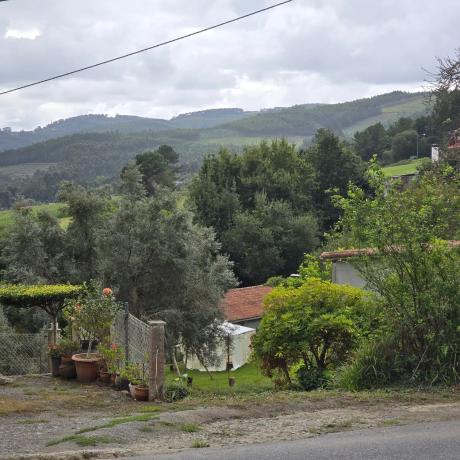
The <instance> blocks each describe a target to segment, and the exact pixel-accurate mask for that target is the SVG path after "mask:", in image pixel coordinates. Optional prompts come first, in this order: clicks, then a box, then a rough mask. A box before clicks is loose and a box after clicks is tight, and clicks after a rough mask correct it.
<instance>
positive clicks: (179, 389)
mask: <svg viewBox="0 0 460 460" xmlns="http://www.w3.org/2000/svg"><path fill="white" fill-rule="evenodd" d="M188 395H189V390H188V389H187V388H186V387H184V386H183V385H178V384H171V385H168V386H167V387H166V388H165V390H164V397H165V400H166V401H167V402H174V401H180V400H181V399H184V398H186V397H187V396H188Z"/></svg>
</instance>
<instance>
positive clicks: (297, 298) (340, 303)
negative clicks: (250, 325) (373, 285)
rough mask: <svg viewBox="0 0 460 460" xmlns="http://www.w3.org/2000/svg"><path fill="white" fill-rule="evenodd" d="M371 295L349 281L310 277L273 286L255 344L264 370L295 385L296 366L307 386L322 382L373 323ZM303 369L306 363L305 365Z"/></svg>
mask: <svg viewBox="0 0 460 460" xmlns="http://www.w3.org/2000/svg"><path fill="white" fill-rule="evenodd" d="M371 299H372V295H371V294H370V293H366V292H365V291H363V290H361V289H358V288H354V287H351V286H344V285H337V284H333V283H331V282H329V281H323V280H321V279H318V278H307V279H306V280H303V284H300V286H299V287H296V286H287V287H278V288H275V289H274V290H273V291H272V292H271V293H270V294H269V295H268V296H267V298H266V300H265V306H266V312H265V314H264V316H263V318H262V321H261V323H260V327H259V330H258V333H257V334H256V335H255V336H254V337H253V341H252V345H253V349H254V354H255V357H256V358H257V359H258V360H259V361H260V362H261V367H262V369H263V371H264V373H265V374H266V375H267V376H268V377H271V378H275V379H276V382H277V384H278V385H279V384H282V383H283V381H284V383H285V384H288V385H291V384H292V381H291V375H292V373H294V372H295V370H294V368H295V366H298V365H299V363H303V370H300V371H299V373H298V374H297V375H298V377H300V379H301V380H302V382H301V385H302V386H303V387H304V388H306V389H312V388H316V387H318V386H320V385H322V384H323V383H324V382H323V380H324V379H325V377H324V376H325V373H326V371H327V370H328V369H333V368H334V367H336V366H337V365H339V364H341V363H343V362H345V360H346V359H347V357H348V355H349V353H350V352H351V351H352V349H353V348H354V346H355V345H356V344H357V342H358V339H360V338H361V337H362V336H365V335H366V334H367V333H368V331H369V329H370V324H371V317H372V316H373V315H372V314H371V312H372V311H373V309H372V308H371V306H372V304H371ZM301 369H302V368H301Z"/></svg>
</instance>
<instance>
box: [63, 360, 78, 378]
mask: <svg viewBox="0 0 460 460" xmlns="http://www.w3.org/2000/svg"><path fill="white" fill-rule="evenodd" d="M59 375H60V376H61V377H62V378H64V379H74V378H75V377H76V376H77V371H76V370H75V363H74V362H73V361H72V358H70V361H62V362H61V365H60V366H59Z"/></svg>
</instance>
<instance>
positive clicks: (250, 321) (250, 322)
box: [232, 318, 261, 329]
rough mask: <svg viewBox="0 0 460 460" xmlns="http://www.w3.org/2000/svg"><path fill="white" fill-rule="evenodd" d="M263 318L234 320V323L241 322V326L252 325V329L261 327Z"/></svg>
mask: <svg viewBox="0 0 460 460" xmlns="http://www.w3.org/2000/svg"><path fill="white" fill-rule="evenodd" d="M260 320H261V318H254V319H248V320H243V321H232V323H234V324H239V325H240V326H246V327H251V328H252V329H257V328H258V327H259V324H260Z"/></svg>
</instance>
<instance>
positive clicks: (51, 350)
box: [48, 345, 61, 377]
mask: <svg viewBox="0 0 460 460" xmlns="http://www.w3.org/2000/svg"><path fill="white" fill-rule="evenodd" d="M48 356H49V357H50V359H51V375H52V376H53V377H59V366H60V365H61V352H60V351H59V348H58V346H57V345H48Z"/></svg>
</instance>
